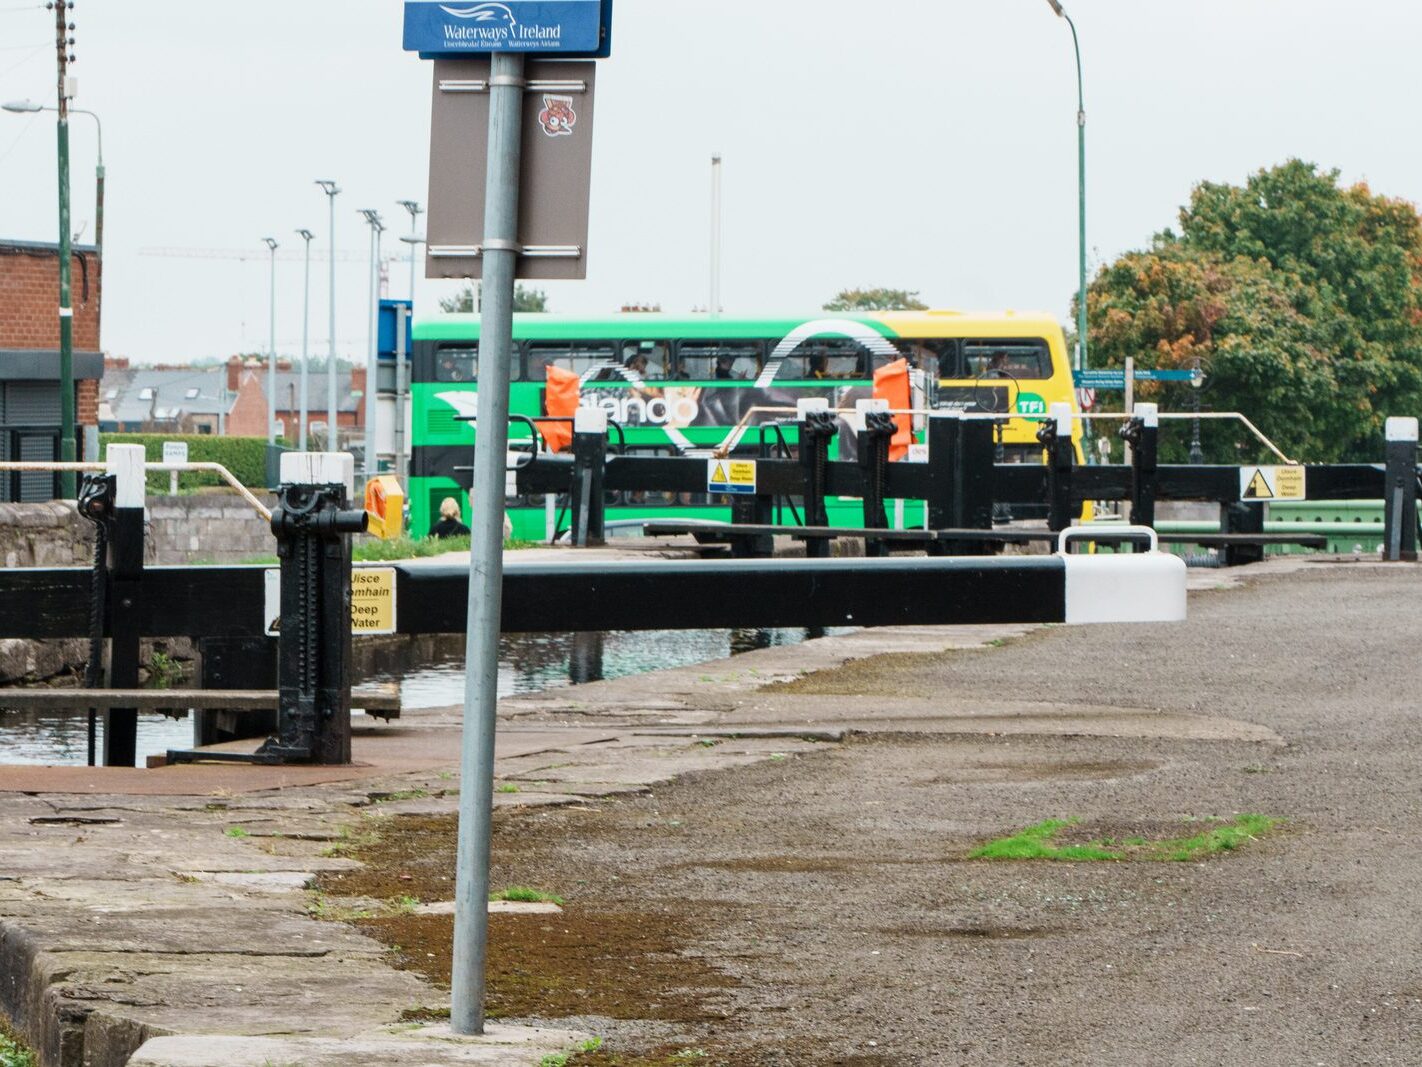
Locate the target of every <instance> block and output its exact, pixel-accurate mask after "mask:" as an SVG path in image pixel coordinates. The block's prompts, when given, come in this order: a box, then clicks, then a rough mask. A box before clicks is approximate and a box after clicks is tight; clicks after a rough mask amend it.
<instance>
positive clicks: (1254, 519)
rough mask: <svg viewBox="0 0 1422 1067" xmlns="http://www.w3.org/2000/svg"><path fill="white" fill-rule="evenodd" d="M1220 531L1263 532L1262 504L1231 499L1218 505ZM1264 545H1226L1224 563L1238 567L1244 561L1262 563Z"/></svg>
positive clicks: (1244, 562)
mask: <svg viewBox="0 0 1422 1067" xmlns="http://www.w3.org/2000/svg"><path fill="white" fill-rule="evenodd" d="M1220 531H1221V532H1222V533H1237V534H1262V533H1263V532H1264V505H1263V504H1255V503H1250V502H1248V501H1244V500H1233V501H1229V502H1227V503H1223V504H1221V505H1220ZM1263 560H1264V546H1263V545H1262V544H1254V545H1226V546H1225V549H1224V565H1225V566H1226V567H1239V566H1242V565H1244V564H1246V563H1262V562H1263Z"/></svg>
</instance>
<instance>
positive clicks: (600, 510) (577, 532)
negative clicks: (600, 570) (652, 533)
mask: <svg viewBox="0 0 1422 1067" xmlns="http://www.w3.org/2000/svg"><path fill="white" fill-rule="evenodd" d="M606 467H607V417H606V416H605V415H603V413H602V411H601V410H598V409H594V408H579V409H578V411H577V414H576V415H575V416H574V419H573V489H572V498H571V499H572V513H573V535H572V536H573V544H575V545H577V546H578V547H579V548H587V547H588V546H589V545H601V544H605V543H606V540H607V524H606V517H607V502H606V499H605V498H604V496H603V492H602V484H603V473H604V471H605V470H606Z"/></svg>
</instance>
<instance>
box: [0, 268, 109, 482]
mask: <svg viewBox="0 0 1422 1067" xmlns="http://www.w3.org/2000/svg"><path fill="white" fill-rule="evenodd" d="M70 269H71V272H72V273H71V278H72V283H73V284H72V293H73V297H72V301H73V306H74V381H75V416H76V420H75V421H76V423H77V431H78V434H77V437H78V439H77V440H76V442H75V454H76V455H79V456H82V455H83V454H84V453H83V442H84V427H89V426H93V427H97V426H98V405H99V379H100V378H101V377H102V376H103V373H104V358H103V355H102V354H101V352H100V348H99V307H100V293H101V282H102V279H101V274H102V272H101V269H100V263H99V255H98V252H97V250H96V249H95V248H94V247H93V246H91V245H80V246H77V247H75V248H74V249H73V259H72V260H71V262H70ZM59 431H60V400H59V246H58V245H54V244H47V243H41V242H37V241H10V240H0V459H7V460H9V459H16V460H46V459H57V458H59V451H60V450H59ZM54 491H55V479H53V478H52V477H50V476H49V475H36V474H22V475H0V501H4V500H16V499H20V500H48V499H50V498H51V497H52V496H53V495H54Z"/></svg>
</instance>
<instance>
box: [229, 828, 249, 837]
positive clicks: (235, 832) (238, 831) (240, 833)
mask: <svg viewBox="0 0 1422 1067" xmlns="http://www.w3.org/2000/svg"><path fill="white" fill-rule="evenodd" d="M222 832H223V833H224V834H226V835H227V836H228V837H251V836H252V835H251V834H250V833H248V832H247V831H246V830H244V829H242V827H240V826H229V827H228V828H227V829H226V830H223V831H222Z"/></svg>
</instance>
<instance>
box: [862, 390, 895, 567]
mask: <svg viewBox="0 0 1422 1067" xmlns="http://www.w3.org/2000/svg"><path fill="white" fill-rule="evenodd" d="M897 429H898V427H897V425H896V424H895V423H894V417H893V416H892V415H890V414H889V413H888V412H887V411H866V412H865V413H864V429H862V430H860V431H859V434H858V439H859V440H858V444H859V469H860V470H861V471H862V472H863V477H864V494H863V496H862V498H861V499H862V500H863V502H864V526H865V528H867V529H871V530H887V529H888V528H889V516H888V513H887V512H886V511H885V510H884V483H885V481H886V480H887V476H888V470H889V444H890V442H892V441H893V438H894V433H895V431H896V430H897ZM864 554H865V555H866V556H886V555H888V545H887V543H886V542H884V541H883V540H880V539H877V538H868V539H866V540H865V542H864Z"/></svg>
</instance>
